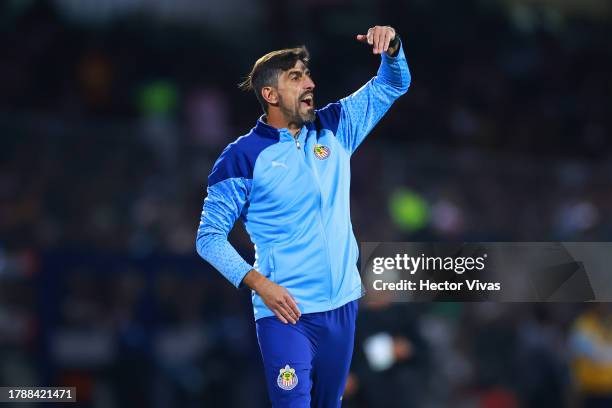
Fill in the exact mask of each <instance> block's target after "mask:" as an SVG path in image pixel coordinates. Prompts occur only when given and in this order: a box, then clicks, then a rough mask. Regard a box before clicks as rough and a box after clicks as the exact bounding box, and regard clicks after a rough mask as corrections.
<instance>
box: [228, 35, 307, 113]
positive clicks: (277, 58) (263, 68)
mask: <svg viewBox="0 0 612 408" xmlns="http://www.w3.org/2000/svg"><path fill="white" fill-rule="evenodd" d="M309 59H310V54H309V53H308V50H307V49H306V47H305V46H301V47H295V48H285V49H283V50H277V51H272V52H269V53H267V54H266V55H264V56H263V57H261V58H259V59H258V60H257V62H255V65H253V69H251V72H250V73H249V75H248V76H247V77H246V79H245V80H244V81H243V82H242V83H240V84H239V85H238V86H239V87H240V89H242V90H244V91H250V90H253V91H254V92H255V96H256V97H257V100H258V101H259V103H260V104H261V107H262V108H263V110H264V112H265V113H268V104H267V102H266V101H265V99H264V98H263V96H261V89H262V88H263V87H264V86H276V85H277V84H278V77H279V75H280V74H281V72H282V71H288V70H289V69H291V68H293V67H294V66H295V63H296V62H298V61H302V62H303V63H304V64H305V65H308V61H309Z"/></svg>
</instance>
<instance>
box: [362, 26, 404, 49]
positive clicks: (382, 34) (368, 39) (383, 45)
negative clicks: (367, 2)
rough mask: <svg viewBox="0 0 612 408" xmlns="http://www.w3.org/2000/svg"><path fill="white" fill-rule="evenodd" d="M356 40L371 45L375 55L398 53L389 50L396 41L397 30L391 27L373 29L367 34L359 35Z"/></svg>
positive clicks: (375, 27)
mask: <svg viewBox="0 0 612 408" xmlns="http://www.w3.org/2000/svg"><path fill="white" fill-rule="evenodd" d="M356 38H357V41H360V42H362V43H364V44H369V45H371V46H372V53H373V54H382V53H383V52H386V53H387V54H389V55H392V54H393V53H395V51H396V50H395V49H390V48H389V44H390V43H391V41H393V40H394V39H395V29H394V28H393V27H390V26H374V27H371V28H370V29H369V30H368V33H367V34H358V35H357V37H356Z"/></svg>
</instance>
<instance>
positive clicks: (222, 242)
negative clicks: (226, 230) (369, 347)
mask: <svg viewBox="0 0 612 408" xmlns="http://www.w3.org/2000/svg"><path fill="white" fill-rule="evenodd" d="M196 247H197V251H198V254H199V255H200V256H201V257H202V258H203V259H204V260H206V261H207V262H208V263H210V264H211V265H212V266H213V267H214V268H215V269H217V270H218V271H219V272H220V273H221V274H222V275H223V276H224V277H225V278H226V279H227V280H229V281H230V282H231V283H232V285H234V286H235V287H237V288H239V287H240V286H241V283H242V281H243V279H244V277H245V275H246V274H247V273H248V272H249V271H250V270H251V269H253V267H252V266H251V265H250V264H249V263H248V262H246V261H245V260H244V259H243V258H242V257H241V256H240V254H239V253H238V252H237V251H236V249H235V248H234V247H233V246H232V245H231V244H230V243H229V241H228V240H227V237H225V236H223V235H221V234H206V233H204V232H202V233H198V238H197V240H196Z"/></svg>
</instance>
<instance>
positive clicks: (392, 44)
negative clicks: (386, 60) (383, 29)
mask: <svg viewBox="0 0 612 408" xmlns="http://www.w3.org/2000/svg"><path fill="white" fill-rule="evenodd" d="M400 42H401V38H400V36H399V34H398V33H397V32H396V33H395V37H394V38H393V39H392V40H391V42H390V43H389V48H395V47H397V49H396V50H395V52H394V53H393V55H391V56H392V57H395V56H397V53H398V52H399V44H400Z"/></svg>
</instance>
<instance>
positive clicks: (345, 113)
mask: <svg viewBox="0 0 612 408" xmlns="http://www.w3.org/2000/svg"><path fill="white" fill-rule="evenodd" d="M381 58H382V61H381V64H380V68H379V69H378V73H377V75H376V76H375V77H374V78H372V79H371V80H370V81H368V82H367V83H366V84H365V85H364V86H362V87H361V88H360V89H359V90H357V91H356V92H355V93H353V94H351V95H349V96H347V97H346V98H343V99H341V100H340V105H341V107H342V109H341V113H340V122H339V124H338V131H337V132H336V137H337V138H338V140H339V141H340V143H341V144H342V145H343V146H344V147H345V148H346V149H347V150H348V152H349V153H351V154H352V153H353V152H354V151H355V149H357V147H358V146H359V145H360V144H361V142H363V140H364V139H365V137H366V136H367V135H368V133H370V131H371V130H372V128H373V127H374V126H376V124H377V123H378V121H380V119H381V118H382V117H383V115H384V114H385V113H386V112H387V111H388V110H389V108H390V107H391V105H392V104H393V102H395V100H396V99H397V98H399V97H400V96H401V95H403V94H405V93H406V92H407V91H408V87H409V86H410V80H411V77H410V70H409V69H408V63H407V62H406V57H405V55H404V50H403V47H402V45H400V49H399V51H398V53H397V55H396V56H395V57H390V56H389V55H387V53H383V54H382V55H381Z"/></svg>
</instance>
